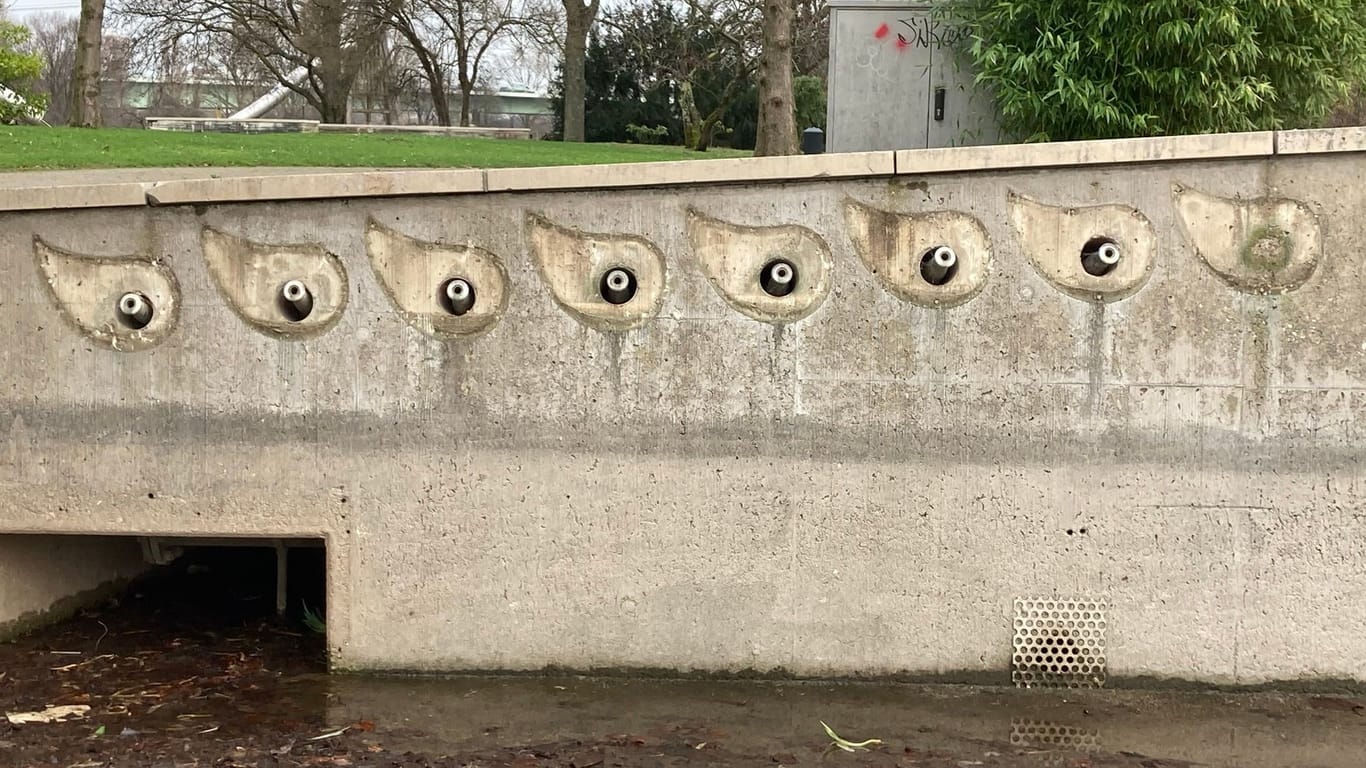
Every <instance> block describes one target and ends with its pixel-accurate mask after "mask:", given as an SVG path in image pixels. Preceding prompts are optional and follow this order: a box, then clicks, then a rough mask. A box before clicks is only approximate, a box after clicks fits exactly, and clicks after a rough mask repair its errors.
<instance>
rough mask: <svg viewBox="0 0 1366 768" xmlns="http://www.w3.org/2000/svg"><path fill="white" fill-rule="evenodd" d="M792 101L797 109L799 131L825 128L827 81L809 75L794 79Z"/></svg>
mask: <svg viewBox="0 0 1366 768" xmlns="http://www.w3.org/2000/svg"><path fill="white" fill-rule="evenodd" d="M792 103H793V105H795V108H796V110H797V132H798V133H801V132H802V131H804V130H806V129H807V128H820V129H821V130H825V83H822V82H821V79H820V78H819V77H811V76H809V75H806V76H802V77H797V78H794V79H793V80H792Z"/></svg>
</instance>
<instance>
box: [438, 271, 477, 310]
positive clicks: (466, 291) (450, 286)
mask: <svg viewBox="0 0 1366 768" xmlns="http://www.w3.org/2000/svg"><path fill="white" fill-rule="evenodd" d="M437 300H438V301H439V302H440V303H441V308H442V309H443V310H445V311H446V313H447V314H450V315H455V316H456V317H459V316H460V315H463V314H465V313H466V312H469V311H470V310H471V309H474V300H475V299H474V286H473V285H471V284H470V281H468V280H466V279H465V278H463V277H454V278H451V279H450V280H447V281H446V282H445V283H442V285H441V290H440V291H438V292H437Z"/></svg>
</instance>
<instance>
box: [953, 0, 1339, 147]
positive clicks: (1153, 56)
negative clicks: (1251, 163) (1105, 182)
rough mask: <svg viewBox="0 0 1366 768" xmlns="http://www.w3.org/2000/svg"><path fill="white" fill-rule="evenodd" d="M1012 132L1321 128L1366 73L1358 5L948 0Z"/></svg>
mask: <svg viewBox="0 0 1366 768" xmlns="http://www.w3.org/2000/svg"><path fill="white" fill-rule="evenodd" d="M946 10H947V13H948V14H949V15H948V17H947V18H946V20H947V21H948V22H949V23H953V24H959V25H962V27H963V30H964V32H965V33H966V37H965V45H966V51H965V52H966V54H967V58H968V60H969V61H970V62H971V64H972V66H973V67H974V68H975V72H976V77H977V82H978V84H979V85H982V86H986V87H988V88H989V89H990V90H992V91H993V92H994V94H995V96H996V99H997V102H998V104H999V107H1000V111H1001V117H1002V122H1003V127H1004V128H1005V129H1006V130H1007V131H1008V132H1010V133H1013V134H1015V135H1016V136H1018V137H1020V138H1028V139H1030V140H1044V141H1047V140H1067V139H1089V138H1116V137H1126V136H1152V135H1162V134H1186V133H1212V132H1223V131H1250V130H1268V129H1276V128H1296V127H1309V126H1314V125H1318V124H1319V123H1320V122H1321V121H1322V119H1323V118H1324V116H1325V115H1327V114H1328V112H1329V111H1330V110H1331V109H1332V108H1333V107H1334V106H1335V105H1337V104H1338V103H1340V102H1341V101H1342V99H1343V98H1344V97H1345V96H1346V95H1347V94H1348V93H1349V91H1350V89H1351V87H1352V86H1353V85H1354V84H1356V83H1358V82H1361V80H1362V78H1363V74H1366V0H1146V1H1145V2H1138V1H1136V0H958V2H955V3H952V4H951V5H950V6H949V7H948V8H947V9H946Z"/></svg>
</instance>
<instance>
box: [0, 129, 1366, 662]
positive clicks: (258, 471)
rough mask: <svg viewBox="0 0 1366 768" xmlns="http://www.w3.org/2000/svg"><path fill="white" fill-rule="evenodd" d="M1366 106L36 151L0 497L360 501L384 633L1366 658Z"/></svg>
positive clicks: (881, 654) (601, 642) (536, 645)
mask: <svg viewBox="0 0 1366 768" xmlns="http://www.w3.org/2000/svg"><path fill="white" fill-rule="evenodd" d="M1363 139H1364V137H1363V134H1362V133H1360V132H1352V131H1338V132H1322V133H1318V132H1315V133H1291V134H1280V135H1272V134H1248V135H1236V136H1215V137H1190V138H1183V139H1158V140H1136V141H1125V142H1102V143H1082V144H1058V145H1044V146H1034V147H982V148H964V149H953V150H923V151H918V152H901V153H896V154H893V153H890V152H888V153H874V154H868V155H828V156H819V157H805V158H792V159H782V158H780V159H756V160H744V161H710V162H701V163H685V164H672V165H671V164H661V165H647V166H635V167H614V168H596V169H539V170H503V171H494V170H490V171H487V172H480V171H468V172H465V171H438V172H403V173H370V174H338V175H335V176H309V177H290V176H274V177H269V178H259V179H240V178H239V179H214V180H202V181H193V180H191V181H167V182H164V183H161V184H156V185H151V186H147V187H144V186H141V185H108V186H105V187H82V188H76V189H68V190H60V189H58V190H46V191H42V190H30V191H28V192H26V193H23V194H18V193H12V194H11V193H0V204H3V205H7V206H9V207H10V208H18V207H20V206H24V205H28V206H30V207H33V206H36V205H41V206H51V205H52V204H53V202H52V201H59V202H60V201H63V200H64V201H65V202H66V204H67V205H73V206H82V205H83V206H87V207H85V208H65V209H62V210H55V209H47V208H44V209H42V210H30V211H12V212H10V213H8V214H4V215H3V218H0V259H3V266H4V268H5V271H6V274H8V275H10V276H11V277H10V279H8V280H6V281H4V283H3V284H2V285H0V332H3V333H4V334H5V337H6V338H7V339H9V343H7V344H6V345H4V346H3V347H0V371H3V373H0V435H3V436H4V437H3V439H4V441H5V442H3V443H0V445H6V446H8V448H7V449H6V450H0V500H2V501H0V530H3V531H42V532H81V533H114V532H118V533H143V534H162V535H218V534H230V535H243V536H246V535H260V536H275V535H279V536H288V535H319V536H323V537H326V539H327V542H328V552H329V579H330V584H329V616H328V627H329V640H330V642H331V644H332V650H333V662H334V664H336V665H337V666H338V667H342V668H351V669H395V668H402V669H408V670H461V669H489V668H505V669H533V668H539V667H542V666H544V665H563V666H568V667H572V668H578V669H589V668H597V667H615V668H638V667H666V668H670V669H677V670H707V671H737V670H743V669H755V670H762V671H773V670H775V669H781V670H785V671H787V672H789V673H794V674H801V675H875V674H893V673H908V674H944V675H947V676H949V677H953V678H973V679H989V680H999V681H1002V682H1004V681H1006V680H1008V679H1009V670H1010V665H1011V661H1012V655H1013V647H1012V638H1013V626H1014V622H1015V620H1016V616H1015V601H1016V600H1017V599H1019V598H1036V597H1037V598H1054V597H1056V598H1059V599H1086V600H1096V601H1100V602H1102V603H1104V604H1105V605H1106V607H1105V608H1104V609H1103V610H1104V612H1105V615H1104V616H1103V617H1093V618H1102V619H1103V620H1104V621H1105V622H1106V635H1105V647H1104V648H1103V649H1102V650H1100V651H1099V652H1100V653H1103V656H1104V658H1105V668H1106V671H1108V674H1109V675H1110V676H1111V677H1139V676H1159V677H1178V678H1185V679H1192V680H1199V681H1205V682H1212V683H1239V684H1251V683H1261V682H1267V681H1287V680H1294V681H1300V680H1308V681H1321V680H1326V679H1353V680H1357V681H1362V680H1366V633H1364V632H1363V629H1364V628H1366V600H1363V597H1366V560H1363V558H1362V557H1361V543H1360V542H1361V541H1362V536H1363V534H1366V518H1364V517H1363V512H1362V499H1363V489H1366V469H1363V467H1362V463H1361V453H1362V451H1361V448H1360V446H1361V443H1360V440H1361V430H1362V427H1361V424H1362V419H1363V418H1364V417H1363V414H1364V413H1366V400H1364V399H1363V397H1362V391H1363V388H1364V387H1366V362H1364V361H1366V315H1364V313H1366V310H1364V309H1363V305H1362V303H1361V301H1360V297H1361V295H1362V289H1363V287H1366V285H1364V283H1366V271H1363V270H1364V268H1363V265H1362V263H1361V260H1360V259H1358V258H1356V254H1357V253H1358V252H1359V251H1360V250H1361V248H1362V246H1363V235H1362V230H1361V225H1360V223H1359V222H1360V215H1359V211H1361V210H1366V188H1363V187H1362V185H1361V184H1360V183H1359V179H1360V178H1361V176H1362V174H1363V172H1366V154H1363V152H1366V140H1363ZM329 197H331V198H335V199H320V198H329ZM34 201H37V202H36V203H35V202H34ZM134 202H142V203H147V202H150V203H153V204H143V205H132V203H134ZM102 205H103V206H116V207H89V206H102ZM1097 237H1105V238H1109V239H1110V241H1112V242H1113V243H1114V244H1116V245H1117V246H1118V247H1119V248H1120V250H1121V252H1122V259H1121V261H1120V263H1119V264H1118V265H1117V266H1116V267H1115V269H1114V271H1113V272H1111V273H1110V274H1109V275H1107V276H1105V277H1094V276H1091V275H1090V274H1088V273H1086V272H1085V270H1084V269H1083V268H1082V265H1081V257H1080V251H1081V250H1082V248H1083V245H1084V243H1085V242H1086V241H1087V240H1090V239H1093V238H1097ZM35 238H38V240H37V241H35ZM35 242H36V244H35ZM937 243H947V244H950V245H952V246H953V247H954V248H955V249H956V250H957V252H958V253H959V258H960V263H959V272H958V273H957V274H956V275H955V277H954V278H953V279H952V280H950V281H949V282H948V283H947V284H945V285H942V286H933V285H930V284H929V283H927V282H925V281H924V280H923V279H921V278H920V277H919V275H920V272H919V264H920V259H921V257H922V255H923V253H924V251H925V249H927V248H929V247H930V246H931V245H933V244H937ZM779 256H780V257H782V258H784V259H787V260H788V261H790V262H791V263H792V264H794V265H795V266H796V267H797V269H798V275H799V279H798V284H797V289H796V290H795V291H793V292H792V293H791V294H790V295H788V296H786V297H782V298H775V297H772V296H769V295H768V294H767V293H764V292H763V291H761V290H759V289H758V288H757V287H756V283H757V280H758V274H759V272H760V271H761V270H762V268H763V266H764V265H765V264H766V263H767V262H768V261H769V260H771V259H773V258H774V257H779ZM621 266H628V267H630V268H631V269H632V270H634V272H635V276H636V278H637V294H636V298H635V299H633V300H632V301H630V302H628V303H626V304H620V305H617V304H610V303H608V302H606V301H603V300H601V299H600V298H597V294H596V287H597V286H598V285H600V282H601V279H602V276H603V275H604V273H605V272H607V271H608V270H610V269H612V268H614V267H621ZM451 276H465V277H468V278H470V279H471V281H472V282H473V283H474V284H475V288H476V295H477V296H478V297H479V300H478V302H477V303H476V306H475V309H473V310H471V311H470V312H468V313H466V314H464V315H460V316H455V315H450V314H449V313H446V312H444V311H443V310H442V308H441V305H440V303H439V302H438V300H437V290H438V287H439V286H440V285H442V284H443V283H442V281H444V280H446V279H447V278H449V277H451ZM288 279H302V280H304V281H305V282H306V283H307V284H308V286H309V287H310V290H311V291H312V293H313V298H314V307H313V311H312V313H311V314H310V315H309V316H308V317H306V318H304V319H303V320H302V321H300V322H290V321H289V319H288V318H287V317H286V315H285V313H284V310H283V309H282V307H281V305H280V304H279V303H278V298H277V294H278V289H279V286H280V285H282V283H283V282H284V281H285V280H288ZM129 290H137V291H141V292H143V293H144V294H145V295H147V296H148V297H149V298H150V299H152V300H153V302H154V304H155V306H156V307H157V314H155V315H154V317H153V318H152V319H151V321H150V322H149V323H148V324H147V326H146V327H145V328H143V329H141V330H136V331H135V330H131V329H129V328H127V327H125V325H124V324H123V323H122V322H121V321H119V320H118V319H117V318H116V316H115V315H114V309H113V307H114V304H115V302H116V301H117V299H118V298H119V296H121V294H122V292H124V291H129ZM7 583H8V582H0V585H5V584H7ZM1069 631H1070V630H1069Z"/></svg>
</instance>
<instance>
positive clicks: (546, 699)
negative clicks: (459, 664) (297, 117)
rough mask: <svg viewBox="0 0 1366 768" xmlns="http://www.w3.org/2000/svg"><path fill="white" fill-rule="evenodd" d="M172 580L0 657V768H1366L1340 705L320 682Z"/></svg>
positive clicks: (304, 642)
mask: <svg viewBox="0 0 1366 768" xmlns="http://www.w3.org/2000/svg"><path fill="white" fill-rule="evenodd" d="M234 556H236V557H240V555H234ZM169 576H170V578H165V577H163V578H161V579H157V580H154V581H152V582H148V583H143V584H140V585H137V586H136V587H135V589H133V590H132V591H130V593H129V594H128V595H126V596H125V597H123V598H121V599H120V600H119V601H118V602H117V603H114V604H111V605H109V606H107V607H104V608H102V609H100V610H98V611H92V612H88V613H85V614H83V615H81V616H78V617H76V618H74V619H72V620H70V621H68V622H65V623H63V624H62V625H60V626H56V627H52V628H49V629H46V630H43V631H41V632H39V633H37V634H34V635H31V636H29V637H27V638H24V639H22V640H20V641H19V642H16V643H12V644H8V645H0V712H4V713H7V714H6V716H5V717H0V768H11V767H13V768H29V767H30V766H33V767H36V766H43V767H44V768H50V767H51V766H59V767H62V768H115V767H116V768H125V767H126V768H135V767H138V766H147V767H149V768H152V767H155V768H181V767H189V766H196V767H198V766H205V767H209V766H212V767H214V768H245V767H247V766H251V767H252V768H284V767H295V766H356V767H357V768H365V767H373V768H380V767H384V768H418V767H425V766H488V767H490V768H496V767H499V766H519V767H520V766H527V767H530V766H542V765H544V766H570V767H572V768H595V767H596V766H602V767H603V768H636V767H637V766H763V767H764V768H776V767H777V766H816V765H822V766H824V765H829V766H925V767H927V768H939V767H944V768H960V767H963V766H985V767H988V768H989V767H991V766H998V767H1009V768H1023V767H1024V766H1071V767H1077V768H1081V767H1085V766H1091V767H1094V768H1110V767H1113V768H1120V767H1125V768H1128V767H1133V768H1138V767H1140V766H1141V767H1143V768H1166V767H1170V766H1186V765H1209V766H1230V767H1233V766H1237V767H1238V768H1271V767H1272V766H1276V767H1280V766H1286V767H1287V768H1288V767H1290V766H1295V767H1296V768H1314V767H1326V766H1344V767H1345V766H1352V767H1353V768H1356V767H1358V766H1363V765H1366V708H1364V707H1363V702H1361V701H1358V700H1356V699H1353V698H1350V697H1343V696H1292V695H1278V694H1246V695H1230V694H1204V693H1183V694H1162V695H1159V694H1152V693H1143V692H1137V691H1089V692H1056V691H1054V692H1039V691H1017V690H1013V689H982V688H969V687H954V686H904V685H868V684H843V685H827V684H812V683H786V684H778V683H753V682H735V683H717V682H669V681H646V680H603V679H589V678H564V679H550V678H532V677H528V678H497V679H491V678H456V679H443V680H432V679H394V678H379V679H377V678H363V677H353V676H328V675H325V674H323V669H324V665H323V643H322V637H321V635H319V634H317V633H316V632H314V631H311V630H310V629H309V628H308V627H307V626H305V625H304V623H303V622H302V621H300V617H299V616H298V615H297V613H298V611H297V609H296V611H295V614H296V615H292V616H291V617H289V618H288V619H287V620H285V621H278V620H276V619H274V618H273V616H272V615H271V614H272V609H273V603H274V594H273V587H272V586H271V585H270V584H269V582H268V581H267V582H264V583H252V582H251V580H244V579H241V578H238V577H237V576H236V575H235V574H224V573H223V572H221V571H216V570H215V567H214V566H213V565H212V564H210V566H209V570H208V571H207V572H205V571H204V570H203V569H202V568H199V567H196V568H195V569H194V572H193V573H191V572H190V571H189V570H187V568H186V567H185V566H184V565H182V566H180V567H179V569H178V571H176V572H172V573H170V574H169ZM54 706H67V707H74V708H76V709H75V713H76V714H75V716H74V719H71V720H67V721H65V722H30V723H25V724H22V725H14V724H11V722H10V717H9V715H19V717H18V719H21V720H22V719H25V717H24V716H23V715H22V714H21V713H39V715H38V716H39V717H40V718H42V717H43V715H42V714H41V713H44V712H50V711H51V710H49V709H48V708H49V707H54ZM82 708H88V709H82ZM68 711H70V710H68ZM822 721H824V722H825V723H828V724H829V725H830V726H831V727H833V728H834V730H835V731H836V732H838V734H839V735H840V736H841V737H843V738H845V739H848V740H850V741H855V742H858V741H863V740H865V739H878V740H880V742H881V743H879V744H869V745H868V748H869V749H868V751H859V752H852V753H850V752H845V751H842V750H838V749H835V748H833V747H832V746H831V740H830V738H829V737H827V736H826V735H825V733H824V731H823V729H822V726H821V722H822Z"/></svg>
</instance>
